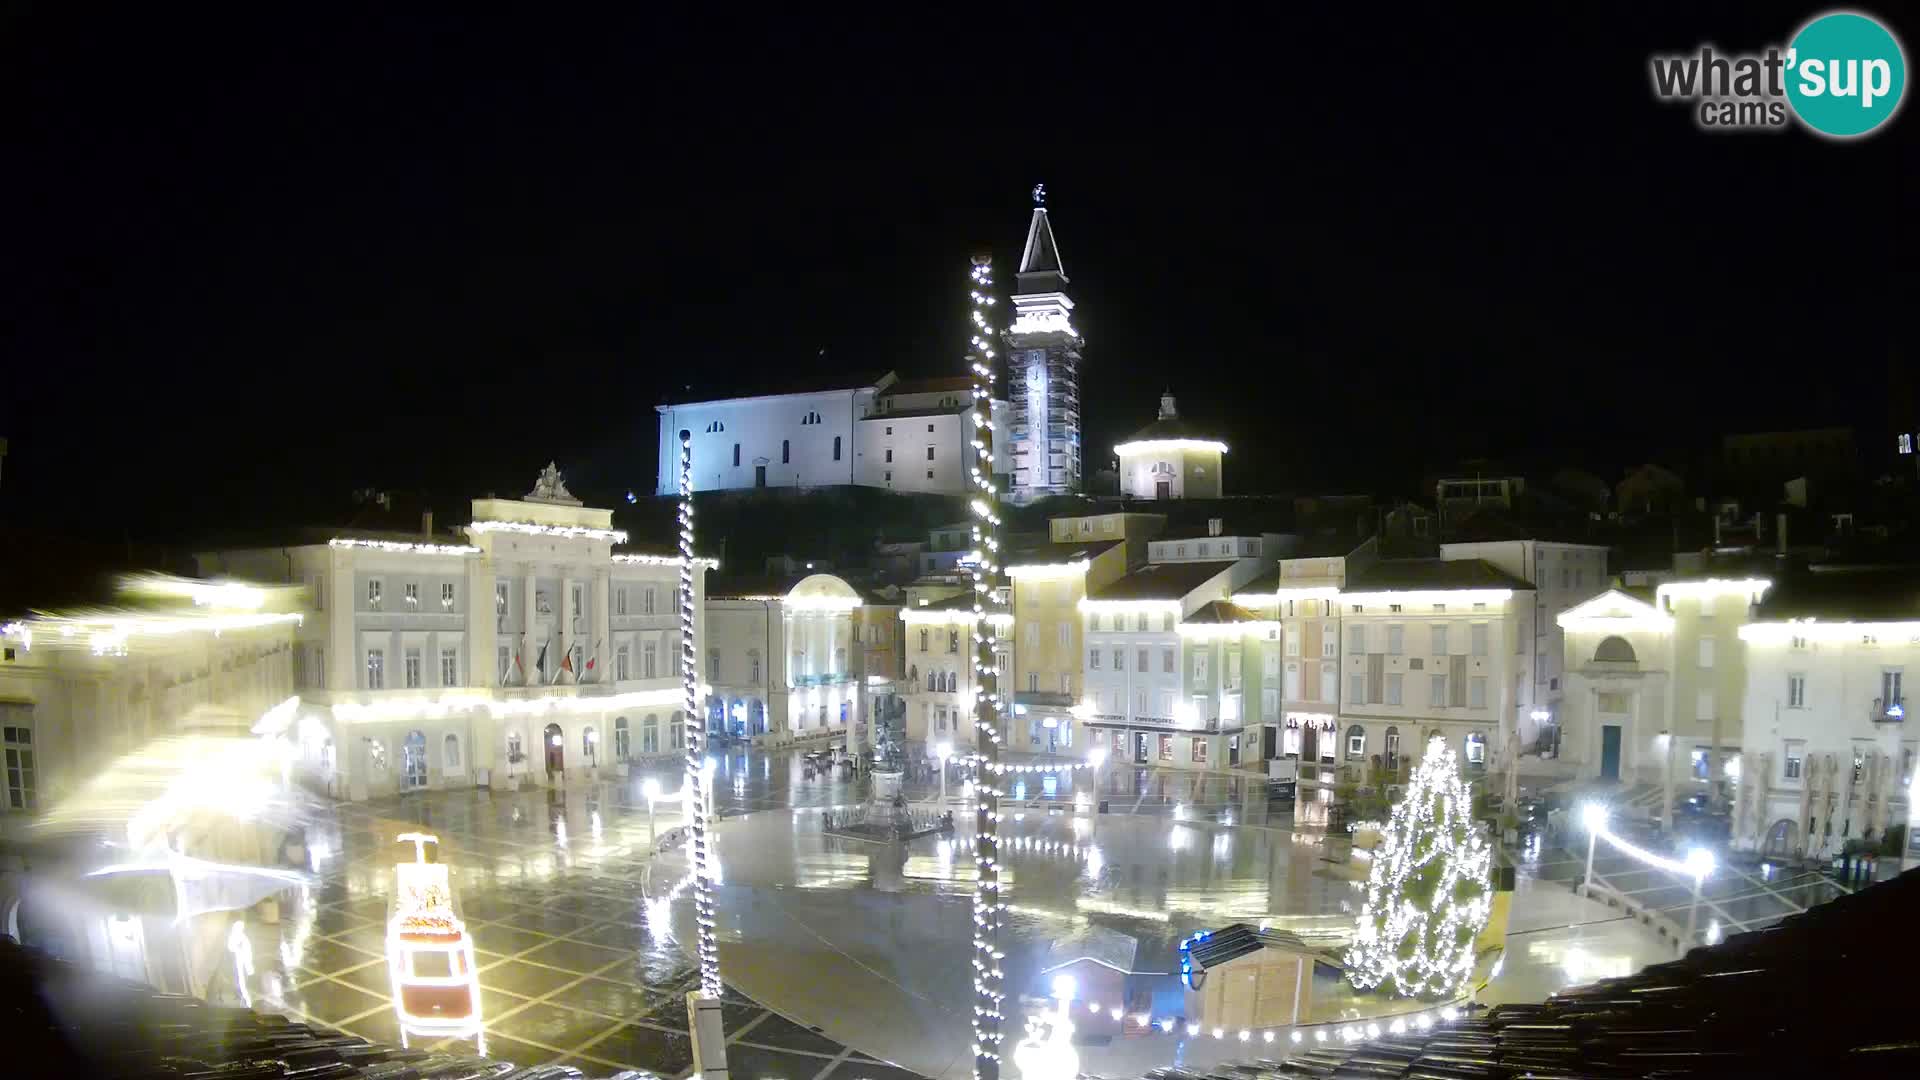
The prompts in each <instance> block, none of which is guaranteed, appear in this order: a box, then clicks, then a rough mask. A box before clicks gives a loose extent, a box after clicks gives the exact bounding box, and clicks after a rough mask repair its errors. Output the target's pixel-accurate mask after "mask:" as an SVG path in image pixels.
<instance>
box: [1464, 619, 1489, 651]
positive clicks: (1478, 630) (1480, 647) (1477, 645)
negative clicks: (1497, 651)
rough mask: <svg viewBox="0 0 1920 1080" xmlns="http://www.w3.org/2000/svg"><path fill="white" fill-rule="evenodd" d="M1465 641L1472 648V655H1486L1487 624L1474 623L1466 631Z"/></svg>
mask: <svg viewBox="0 0 1920 1080" xmlns="http://www.w3.org/2000/svg"><path fill="white" fill-rule="evenodd" d="M1467 640H1468V643H1469V644H1470V645H1471V646H1472V648H1473V655H1475V656H1485V655H1487V624H1486V623H1483V622H1477V623H1474V624H1473V625H1472V626H1471V627H1469V628H1468V630H1467Z"/></svg>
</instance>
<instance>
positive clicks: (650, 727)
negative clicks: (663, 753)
mask: <svg viewBox="0 0 1920 1080" xmlns="http://www.w3.org/2000/svg"><path fill="white" fill-rule="evenodd" d="M674 718H675V719H676V720H678V719H679V714H678V713H675V714H674ZM640 752H641V753H643V754H657V753H659V752H660V715H659V714H658V713H648V714H647V718H646V720H644V721H642V722H641V726H640Z"/></svg>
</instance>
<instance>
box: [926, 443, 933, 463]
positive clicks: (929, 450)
mask: <svg viewBox="0 0 1920 1080" xmlns="http://www.w3.org/2000/svg"><path fill="white" fill-rule="evenodd" d="M927 460H928V461H932V460H933V447H931V446H929V447H927Z"/></svg>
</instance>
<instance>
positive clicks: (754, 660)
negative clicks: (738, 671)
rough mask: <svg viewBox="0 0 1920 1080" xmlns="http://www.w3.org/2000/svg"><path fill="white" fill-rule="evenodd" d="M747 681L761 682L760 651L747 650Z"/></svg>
mask: <svg viewBox="0 0 1920 1080" xmlns="http://www.w3.org/2000/svg"><path fill="white" fill-rule="evenodd" d="M747 681H748V682H750V683H758V682H759V681H760V650H759V649H748V650H747Z"/></svg>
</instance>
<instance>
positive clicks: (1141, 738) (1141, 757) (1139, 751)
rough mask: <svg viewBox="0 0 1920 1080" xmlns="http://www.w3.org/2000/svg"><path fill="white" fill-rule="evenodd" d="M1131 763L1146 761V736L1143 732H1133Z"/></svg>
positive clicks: (1144, 762)
mask: <svg viewBox="0 0 1920 1080" xmlns="http://www.w3.org/2000/svg"><path fill="white" fill-rule="evenodd" d="M1133 763H1134V764H1135V765H1145V764H1146V763H1147V736H1146V733H1145V732H1135V733H1134V736H1133Z"/></svg>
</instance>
